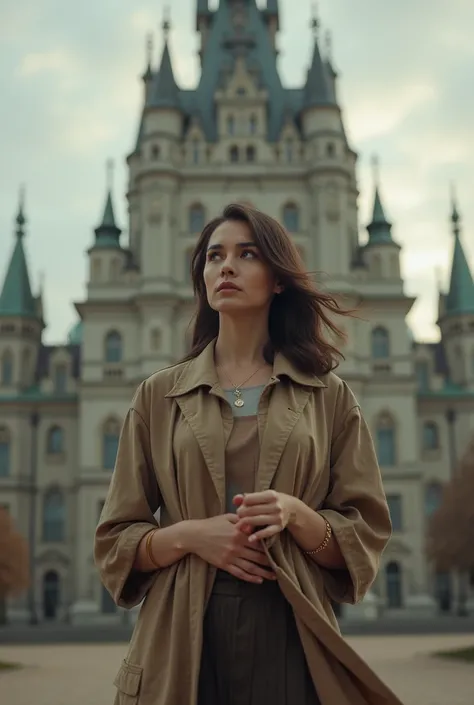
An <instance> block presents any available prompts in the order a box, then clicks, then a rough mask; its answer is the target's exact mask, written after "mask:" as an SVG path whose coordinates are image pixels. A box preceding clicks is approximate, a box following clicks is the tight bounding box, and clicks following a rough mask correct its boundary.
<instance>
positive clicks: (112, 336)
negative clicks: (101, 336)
mask: <svg viewBox="0 0 474 705" xmlns="http://www.w3.org/2000/svg"><path fill="white" fill-rule="evenodd" d="M105 361H106V362H110V363H114V362H122V336H121V335H120V333H118V332H117V331H111V332H110V333H107V336H106V338H105Z"/></svg>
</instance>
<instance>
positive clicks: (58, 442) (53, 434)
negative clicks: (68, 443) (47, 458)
mask: <svg viewBox="0 0 474 705" xmlns="http://www.w3.org/2000/svg"><path fill="white" fill-rule="evenodd" d="M46 447H47V451H48V453H49V454H50V455H59V454H61V453H64V431H63V429H62V428H60V427H59V426H53V428H51V429H50V430H49V431H48V441H47V445H46Z"/></svg>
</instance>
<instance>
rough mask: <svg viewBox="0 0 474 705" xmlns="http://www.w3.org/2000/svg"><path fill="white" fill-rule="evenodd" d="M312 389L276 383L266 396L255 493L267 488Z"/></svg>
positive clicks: (270, 483)
mask: <svg viewBox="0 0 474 705" xmlns="http://www.w3.org/2000/svg"><path fill="white" fill-rule="evenodd" d="M311 393H312V389H311V388H308V387H298V386H293V385H288V384H283V383H281V382H280V383H279V384H276V386H275V389H274V390H273V394H272V395H271V397H270V403H269V406H268V415H267V423H266V425H265V429H264V432H263V436H262V442H261V447H260V460H259V465H258V470H257V482H256V489H257V492H264V491H265V490H268V489H270V487H271V485H272V482H273V478H274V476H275V473H276V471H277V468H278V464H279V462H280V458H281V456H282V453H283V450H284V448H285V446H286V444H287V441H288V438H289V437H290V434H291V432H292V430H293V428H294V427H295V425H296V423H297V421H298V419H299V418H300V416H301V413H302V411H303V409H304V407H305V406H306V403H307V401H308V398H309V396H310V394H311Z"/></svg>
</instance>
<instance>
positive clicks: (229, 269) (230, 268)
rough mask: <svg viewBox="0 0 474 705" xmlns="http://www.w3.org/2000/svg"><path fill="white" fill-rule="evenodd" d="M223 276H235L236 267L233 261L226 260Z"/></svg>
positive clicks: (223, 264)
mask: <svg viewBox="0 0 474 705" xmlns="http://www.w3.org/2000/svg"><path fill="white" fill-rule="evenodd" d="M221 270H222V274H233V273H234V265H233V263H232V260H231V259H229V258H226V259H225V260H224V262H223V263H222V268H221Z"/></svg>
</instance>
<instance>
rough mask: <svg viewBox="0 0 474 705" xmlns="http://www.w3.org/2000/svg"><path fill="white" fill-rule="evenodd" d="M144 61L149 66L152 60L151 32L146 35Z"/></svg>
mask: <svg viewBox="0 0 474 705" xmlns="http://www.w3.org/2000/svg"><path fill="white" fill-rule="evenodd" d="M146 61H147V65H148V68H150V67H151V62H152V61H153V35H152V34H151V33H150V34H147V37H146Z"/></svg>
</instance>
